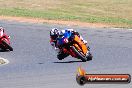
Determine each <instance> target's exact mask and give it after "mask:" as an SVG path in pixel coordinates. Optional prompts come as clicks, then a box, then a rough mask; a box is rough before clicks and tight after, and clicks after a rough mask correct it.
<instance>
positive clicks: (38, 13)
mask: <svg viewBox="0 0 132 88" xmlns="http://www.w3.org/2000/svg"><path fill="white" fill-rule="evenodd" d="M15 1H16V4H14V5H12V6H11V7H10V6H8V5H5V6H4V4H5V3H6V4H9V3H13V1H12V2H9V0H7V1H3V4H1V5H0V7H1V8H0V15H5V16H17V17H32V18H42V19H48V20H66V21H81V22H90V23H105V24H110V25H113V27H127V28H132V17H131V15H132V8H131V7H132V5H130V2H131V0H116V1H115V0H111V1H109V0H101V1H98V0H77V1H75V0H70V1H67V0H61V1H60V0H57V2H55V1H53V0H49V1H48V2H43V3H44V4H45V6H43V4H42V0H40V2H41V3H38V2H36V0H32V2H27V1H26V0H23V2H20V0H15ZM43 1H46V0H43ZM34 3H36V4H35V6H34ZM53 3H54V4H53ZM27 4H28V5H27ZM29 4H31V5H29ZM32 5H33V6H32ZM126 5H127V6H126ZM3 6H4V7H3ZM122 6H123V8H122ZM130 11H131V12H130ZM128 12H129V13H128Z"/></svg>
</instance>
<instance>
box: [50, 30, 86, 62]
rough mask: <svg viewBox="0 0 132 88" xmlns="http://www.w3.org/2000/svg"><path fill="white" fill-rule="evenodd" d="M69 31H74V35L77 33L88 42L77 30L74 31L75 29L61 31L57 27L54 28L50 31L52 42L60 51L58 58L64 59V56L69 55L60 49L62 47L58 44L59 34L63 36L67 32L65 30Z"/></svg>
mask: <svg viewBox="0 0 132 88" xmlns="http://www.w3.org/2000/svg"><path fill="white" fill-rule="evenodd" d="M67 31H68V32H72V34H73V35H77V36H78V37H79V38H80V39H81V40H82V41H83V42H84V43H85V44H87V41H86V40H84V39H83V37H82V36H81V35H80V34H79V33H78V32H77V31H74V30H73V29H65V30H61V31H59V30H58V29H57V28H53V29H52V30H51V31H50V44H51V45H52V46H53V48H54V49H55V50H56V51H57V52H58V54H57V58H58V59H59V60H62V59H64V58H66V57H67V56H69V55H68V54H65V53H64V52H63V51H62V50H60V48H59V47H58V45H57V38H58V37H59V36H63V35H64V34H65V32H67Z"/></svg>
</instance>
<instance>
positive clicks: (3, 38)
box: [0, 29, 13, 51]
mask: <svg viewBox="0 0 132 88" xmlns="http://www.w3.org/2000/svg"><path fill="white" fill-rule="evenodd" d="M0 48H1V49H2V50H4V51H6V50H10V51H13V48H12V47H11V45H10V36H8V35H6V34H5V33H4V29H1V30H0Z"/></svg>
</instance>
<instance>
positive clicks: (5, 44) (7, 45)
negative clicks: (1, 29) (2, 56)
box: [2, 40, 13, 51]
mask: <svg viewBox="0 0 132 88" xmlns="http://www.w3.org/2000/svg"><path fill="white" fill-rule="evenodd" d="M2 43H3V45H4V46H6V47H7V49H9V50H10V51H13V48H12V47H11V46H10V45H9V44H8V43H7V42H6V41H5V40H3V41H2ZM3 48H4V50H6V48H5V47H3Z"/></svg>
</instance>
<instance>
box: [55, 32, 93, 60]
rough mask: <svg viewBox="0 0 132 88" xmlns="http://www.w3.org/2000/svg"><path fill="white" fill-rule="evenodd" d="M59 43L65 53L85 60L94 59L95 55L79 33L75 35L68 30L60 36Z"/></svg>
mask: <svg viewBox="0 0 132 88" xmlns="http://www.w3.org/2000/svg"><path fill="white" fill-rule="evenodd" d="M57 44H58V46H59V48H60V50H62V51H63V52H64V54H68V55H71V56H72V57H74V58H78V59H81V60H82V61H83V62H86V61H89V60H92V57H93V56H92V54H91V53H90V49H89V48H88V47H87V46H86V44H84V42H83V41H82V40H81V39H80V37H79V36H78V35H74V34H73V33H72V32H70V31H66V32H65V33H64V34H63V35H62V36H59V37H58V39H57Z"/></svg>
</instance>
